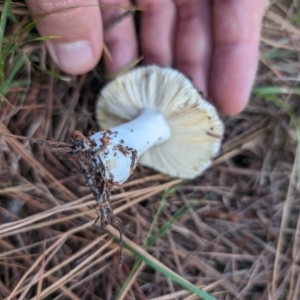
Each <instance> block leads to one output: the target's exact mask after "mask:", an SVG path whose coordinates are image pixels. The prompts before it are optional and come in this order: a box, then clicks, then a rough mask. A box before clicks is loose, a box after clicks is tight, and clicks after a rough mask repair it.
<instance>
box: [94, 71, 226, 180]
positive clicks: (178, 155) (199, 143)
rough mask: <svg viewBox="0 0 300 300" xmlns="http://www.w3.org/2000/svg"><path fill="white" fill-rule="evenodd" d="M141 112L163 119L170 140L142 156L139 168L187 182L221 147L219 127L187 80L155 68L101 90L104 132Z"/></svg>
mask: <svg viewBox="0 0 300 300" xmlns="http://www.w3.org/2000/svg"><path fill="white" fill-rule="evenodd" d="M145 108H150V109H154V110H156V111H157V112H160V113H161V114H162V115H163V116H164V118H165V120H166V121H167V123H168V125H169V127H170V130H171V137H170V138H169V139H168V140H167V141H166V142H164V143H162V144H160V145H155V146H153V147H152V148H151V149H149V150H148V151H147V152H145V153H144V154H143V155H142V156H141V157H140V160H139V162H140V163H141V164H142V165H144V166H147V167H151V168H153V169H155V170H157V171H159V172H162V173H165V174H168V175H170V176H174V177H180V178H186V179H192V178H195V177H196V176H198V175H199V174H201V173H202V172H203V171H204V170H205V169H207V168H208V167H209V166H210V165H211V163H212V158H213V157H214V156H215V155H216V154H217V153H218V151H219V149H220V146H221V140H222V136H223V131H224V127H223V123H222V121H221V120H220V118H219V116H218V114H217V112H216V109H215V107H214V106H213V105H212V104H210V103H209V102H207V101H205V100H204V99H203V98H202V96H201V95H200V94H199V93H198V91H197V90H196V89H195V87H194V86H193V84H192V82H191V81H190V80H189V79H188V78H187V77H186V76H184V75H183V74H181V73H180V72H178V71H176V70H174V69H171V68H161V67H158V66H147V67H139V68H136V69H133V70H131V71H129V72H128V73H126V74H123V75H120V76H118V77H117V78H116V79H115V80H113V81H111V82H110V83H109V84H108V85H107V86H106V87H105V88H104V89H103V90H102V91H101V94H100V96H99V100H98V102H97V113H96V115H97V120H98V122H99V125H100V127H101V129H102V130H106V129H110V128H113V127H115V126H118V125H120V124H122V123H125V122H128V121H129V120H132V119H134V118H135V117H137V116H138V115H139V113H140V112H141V111H142V110H143V109H145ZM153 126H155V124H153ZM158 130H159V129H158Z"/></svg>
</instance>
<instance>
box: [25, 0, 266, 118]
mask: <svg viewBox="0 0 300 300" xmlns="http://www.w3.org/2000/svg"><path fill="white" fill-rule="evenodd" d="M26 2H27V4H28V7H29V10H30V12H31V15H32V16H33V18H36V17H39V16H42V15H44V14H50V15H48V16H47V17H46V18H43V19H42V20H41V21H39V22H38V23H37V27H38V30H39V31H40V33H41V34H42V35H55V36H59V37H60V38H58V39H53V40H48V41H47V42H46V44H47V48H48V50H49V52H50V54H51V56H52V59H53V60H54V62H55V63H56V64H57V65H58V66H59V67H60V68H61V69H62V70H63V71H65V72H67V73H70V74H83V73H85V72H87V71H89V70H91V69H92V68H93V67H95V65H96V64H97V63H98V61H99V59H100V57H101V55H102V51H103V35H104V42H105V44H106V45H107V47H108V49H109V51H110V53H111V55H112V60H110V59H109V58H108V57H105V67H106V72H107V73H115V72H117V71H119V70H120V69H122V68H124V67H125V66H127V65H129V64H130V63H131V62H133V61H134V60H135V59H137V57H138V41H137V37H136V32H135V28H134V23H133V18H131V17H129V18H126V19H124V20H122V21H121V22H120V23H118V24H117V25H116V26H115V27H113V28H112V29H110V30H108V31H107V32H105V33H104V34H103V25H102V24H104V25H105V24H108V23H109V22H110V21H112V20H113V19H114V18H116V17H117V16H118V15H120V14H121V13H123V12H124V11H122V10H120V9H111V8H104V7H102V8H101V12H100V10H99V9H98V8H97V6H98V5H99V3H100V4H107V5H119V6H129V5H130V1H129V0H113V1H112V0H110V1H109V0H99V1H97V0H88V1H87V0H72V1H67V0H51V1H50V0H26ZM137 4H138V5H139V6H141V7H145V8H146V10H145V12H143V14H142V18H141V24H140V37H139V40H140V44H141V51H142V56H143V57H144V63H145V64H158V65H161V66H172V67H174V68H176V69H178V70H180V71H182V72H183V73H185V74H186V75H187V76H189V77H190V78H192V80H193V82H194V85H195V86H196V88H197V89H198V90H199V91H201V92H203V94H204V95H205V97H207V98H209V99H211V101H212V102H213V103H214V104H215V105H216V106H217V108H218V109H219V110H220V111H221V112H223V113H225V114H228V115H232V114H236V113H239V112H240V111H241V110H242V109H243V108H244V107H245V105H246V104H247V101H248V98H249V95H250V92H251V88H252V85H253V81H254V78H255V74H256V69H257V62H258V55H259V50H258V45H259V37H260V28H261V22H262V17H263V13H264V9H265V1H264V0H137ZM68 7H76V8H71V9H66V8H68ZM53 12H55V13H53Z"/></svg>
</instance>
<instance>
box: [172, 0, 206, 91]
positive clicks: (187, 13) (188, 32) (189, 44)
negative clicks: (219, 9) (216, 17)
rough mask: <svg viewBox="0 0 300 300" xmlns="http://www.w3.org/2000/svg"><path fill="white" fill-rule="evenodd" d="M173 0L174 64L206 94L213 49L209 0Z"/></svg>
mask: <svg viewBox="0 0 300 300" xmlns="http://www.w3.org/2000/svg"><path fill="white" fill-rule="evenodd" d="M175 3H176V7H177V22H178V24H177V29H176V42H175V66H176V68H177V69H179V70H180V71H182V72H183V73H185V74H186V75H187V76H189V77H191V78H192V80H193V83H194V85H195V86H196V88H197V89H198V90H199V91H201V92H203V93H204V95H206V94H207V82H208V74H209V68H210V55H211V49H212V41H211V17H210V15H211V10H210V6H211V5H210V0H201V1H198V0H175Z"/></svg>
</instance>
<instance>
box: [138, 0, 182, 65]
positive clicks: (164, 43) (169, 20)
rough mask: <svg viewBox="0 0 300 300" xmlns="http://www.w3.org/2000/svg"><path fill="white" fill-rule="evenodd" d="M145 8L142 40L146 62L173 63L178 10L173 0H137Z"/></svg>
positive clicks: (142, 19) (141, 32) (142, 20)
mask: <svg viewBox="0 0 300 300" xmlns="http://www.w3.org/2000/svg"><path fill="white" fill-rule="evenodd" d="M137 3H138V5H139V6H141V7H142V8H144V9H145V11H144V12H143V13H142V17H141V28H140V41H141V49H142V55H143V57H144V64H157V65H160V66H171V65H172V63H173V49H174V30H175V16H176V10H175V5H174V3H173V1H172V0H159V1H153V0H137Z"/></svg>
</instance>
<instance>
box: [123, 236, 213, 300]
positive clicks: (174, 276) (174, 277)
mask: <svg viewBox="0 0 300 300" xmlns="http://www.w3.org/2000/svg"><path fill="white" fill-rule="evenodd" d="M125 246H126V248H127V249H128V250H130V251H131V252H132V253H133V254H134V255H135V256H136V257H138V258H139V259H141V260H142V261H144V262H145V263H146V264H147V265H148V266H150V267H151V268H153V269H155V270H156V271H157V272H159V273H161V274H163V275H165V276H166V277H168V278H170V279H171V280H172V281H173V282H176V283H177V284H179V285H180V286H182V287H183V288H185V289H187V290H188V291H190V292H192V293H194V294H195V295H197V296H198V297H200V299H204V300H216V298H215V297H214V296H212V295H210V294H209V293H207V292H205V291H203V290H201V289H199V288H197V287H196V286H194V285H193V284H191V283H190V282H188V281H187V280H185V279H184V278H182V277H181V276H179V275H178V274H176V273H175V272H173V271H172V270H170V269H169V268H167V267H165V266H164V265H163V264H161V263H159V262H157V261H155V260H153V259H150V258H149V257H148V256H147V255H144V253H142V252H141V251H138V250H137V249H135V248H133V247H131V246H130V245H128V244H127V243H126V242H125Z"/></svg>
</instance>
